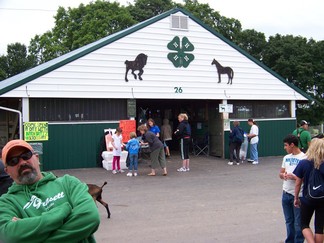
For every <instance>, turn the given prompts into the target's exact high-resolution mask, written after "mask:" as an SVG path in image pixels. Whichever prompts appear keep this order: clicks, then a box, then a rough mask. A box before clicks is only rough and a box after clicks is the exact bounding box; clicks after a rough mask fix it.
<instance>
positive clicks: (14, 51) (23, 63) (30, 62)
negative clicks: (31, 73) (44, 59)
mask: <svg viewBox="0 0 324 243" xmlns="http://www.w3.org/2000/svg"><path fill="white" fill-rule="evenodd" d="M35 64H36V63H35V58H34V56H32V55H29V54H28V52H27V47H26V46H25V45H23V44H20V43H18V42H17V43H14V44H9V45H8V46H7V55H6V56H4V55H3V56H1V57H0V80H3V79H6V78H9V77H11V76H14V75H16V74H18V73H21V72H23V71H26V70H28V69H30V68H31V67H34V66H35Z"/></svg>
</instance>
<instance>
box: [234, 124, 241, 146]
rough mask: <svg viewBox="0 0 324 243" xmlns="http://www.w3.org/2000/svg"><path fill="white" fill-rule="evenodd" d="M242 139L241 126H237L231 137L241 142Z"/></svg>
mask: <svg viewBox="0 0 324 243" xmlns="http://www.w3.org/2000/svg"><path fill="white" fill-rule="evenodd" d="M243 141H244V131H243V129H242V128H240V127H237V129H236V133H235V134H234V137H233V142H239V143H243Z"/></svg>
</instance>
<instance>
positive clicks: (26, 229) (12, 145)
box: [0, 140, 100, 243]
mask: <svg viewBox="0 0 324 243" xmlns="http://www.w3.org/2000/svg"><path fill="white" fill-rule="evenodd" d="M2 159H3V162H4V165H5V171H6V172H7V173H8V174H9V175H10V176H11V178H12V179H13V180H14V183H13V185H12V186H11V187H10V188H9V191H8V193H7V194H4V195H3V196H2V197H0V242H1V240H2V241H4V242H9V243H11V242H12V243H16V242H24V243H28V242H30V243H36V242H46V243H50V242H53V243H54V242H55V243H57V242H95V239H94V237H93V233H94V232H95V231H96V230H97V228H98V226H99V223H100V219H99V213H98V209H97V207H96V205H95V203H94V201H93V199H92V197H91V196H90V194H89V193H88V187H87V185H86V184H84V183H82V182H81V181H79V180H78V179H77V178H75V177H73V176H69V175H65V176H63V177H59V178H57V177H56V176H55V175H54V174H52V173H48V172H41V171H40V167H39V157H38V154H36V153H35V152H34V151H33V148H32V147H31V146H30V144H28V143H27V142H25V141H24V140H12V141H10V142H8V143H7V144H6V145H5V147H4V148H3V149H2Z"/></svg>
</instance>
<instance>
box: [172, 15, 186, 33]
mask: <svg viewBox="0 0 324 243" xmlns="http://www.w3.org/2000/svg"><path fill="white" fill-rule="evenodd" d="M171 29H177V30H188V16H179V15H171Z"/></svg>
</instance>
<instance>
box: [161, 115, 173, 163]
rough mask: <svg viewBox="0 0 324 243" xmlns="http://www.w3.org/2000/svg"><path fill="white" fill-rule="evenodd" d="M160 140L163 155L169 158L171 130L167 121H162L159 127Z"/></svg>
mask: <svg viewBox="0 0 324 243" xmlns="http://www.w3.org/2000/svg"><path fill="white" fill-rule="evenodd" d="M161 139H162V141H163V142H164V147H165V155H166V156H167V157H170V156H171V154H170V142H171V141H172V128H171V126H170V124H169V119H167V118H164V119H163V125H162V126H161Z"/></svg>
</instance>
